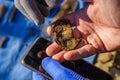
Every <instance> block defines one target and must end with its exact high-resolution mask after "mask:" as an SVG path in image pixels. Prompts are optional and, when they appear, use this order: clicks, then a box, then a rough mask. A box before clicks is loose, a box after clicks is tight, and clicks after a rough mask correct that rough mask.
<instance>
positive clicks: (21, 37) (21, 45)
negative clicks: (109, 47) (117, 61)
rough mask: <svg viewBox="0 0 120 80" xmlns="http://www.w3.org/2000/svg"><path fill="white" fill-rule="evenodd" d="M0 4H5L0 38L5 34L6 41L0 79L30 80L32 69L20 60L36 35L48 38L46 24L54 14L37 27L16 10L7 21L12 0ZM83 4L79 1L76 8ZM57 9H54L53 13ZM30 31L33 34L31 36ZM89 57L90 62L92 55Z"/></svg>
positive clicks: (0, 52)
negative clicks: (12, 17) (10, 19)
mask: <svg viewBox="0 0 120 80" xmlns="http://www.w3.org/2000/svg"><path fill="white" fill-rule="evenodd" d="M0 5H4V6H6V12H5V15H4V16H3V18H2V19H0V39H1V38H2V37H3V36H7V42H6V43H5V45H4V46H3V48H0V80H32V71H31V70H29V69H27V68H25V67H24V66H23V65H21V63H20V60H21V58H22V57H23V55H24V54H25V52H26V51H27V49H28V48H29V47H30V46H31V45H32V42H33V41H34V40H35V39H36V38H37V37H39V36H41V37H44V38H48V35H47V34H46V26H47V25H48V24H50V22H52V17H53V16H54V15H53V14H52V15H50V16H49V17H47V18H46V20H45V23H44V24H42V25H40V26H39V27H38V26H36V25H35V24H34V23H33V22H32V21H30V20H27V19H26V18H25V16H23V15H22V14H21V13H20V12H19V11H18V10H17V11H16V14H15V16H14V19H13V20H12V22H9V21H8V19H9V16H10V14H11V12H12V10H13V8H14V3H13V0H0ZM83 6H84V4H83V2H80V5H79V6H78V8H81V7H83ZM57 10H59V9H54V10H53V11H54V13H55V12H56V11H57ZM30 27H33V29H32V30H31V29H30ZM31 33H34V35H33V36H31ZM25 44H26V45H25ZM89 59H90V60H89V61H91V62H92V59H93V57H92V58H89Z"/></svg>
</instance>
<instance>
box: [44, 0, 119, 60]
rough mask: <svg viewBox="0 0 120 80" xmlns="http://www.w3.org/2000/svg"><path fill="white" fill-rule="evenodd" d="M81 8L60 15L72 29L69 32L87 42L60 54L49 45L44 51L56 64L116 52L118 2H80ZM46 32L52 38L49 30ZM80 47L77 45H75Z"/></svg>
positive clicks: (61, 51) (58, 48)
mask: <svg viewBox="0 0 120 80" xmlns="http://www.w3.org/2000/svg"><path fill="white" fill-rule="evenodd" d="M84 1H88V2H90V3H89V5H88V6H86V7H85V8H83V9H81V10H79V11H77V12H75V13H72V14H69V15H66V16H64V17H63V18H65V19H69V20H70V22H71V24H72V25H73V26H76V28H75V29H74V30H73V33H74V34H75V36H77V37H81V36H82V38H83V39H84V40H85V41H86V42H87V44H86V45H82V46H80V47H78V48H76V49H74V50H71V51H64V50H61V48H60V47H59V46H58V45H57V43H53V44H52V45H50V46H49V47H48V48H47V50H46V52H47V54H48V55H49V56H52V57H53V58H54V59H56V60H58V61H63V60H64V59H65V60H77V59H80V58H84V57H88V56H91V55H93V54H96V53H98V52H108V51H113V50H117V49H120V0H114V1H113V0H84ZM48 33H49V34H50V35H52V30H51V28H50V27H49V28H48ZM79 45H81V43H80V44H79Z"/></svg>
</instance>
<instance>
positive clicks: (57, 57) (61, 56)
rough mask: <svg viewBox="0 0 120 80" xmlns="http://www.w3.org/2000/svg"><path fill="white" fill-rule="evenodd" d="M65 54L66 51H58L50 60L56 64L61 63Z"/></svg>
mask: <svg viewBox="0 0 120 80" xmlns="http://www.w3.org/2000/svg"><path fill="white" fill-rule="evenodd" d="M65 53H66V51H60V52H59V53H57V54H55V55H53V56H52V58H53V59H55V60H57V61H58V62H63V61H64V60H65V59H64V54H65Z"/></svg>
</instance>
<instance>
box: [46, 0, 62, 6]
mask: <svg viewBox="0 0 120 80" xmlns="http://www.w3.org/2000/svg"><path fill="white" fill-rule="evenodd" d="M45 2H46V4H47V5H48V6H49V7H51V8H53V7H56V6H58V5H59V4H60V0H45Z"/></svg>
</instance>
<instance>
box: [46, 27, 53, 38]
mask: <svg viewBox="0 0 120 80" xmlns="http://www.w3.org/2000/svg"><path fill="white" fill-rule="evenodd" d="M47 33H48V35H50V36H52V35H53V32H52V28H51V26H48V28H47Z"/></svg>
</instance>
